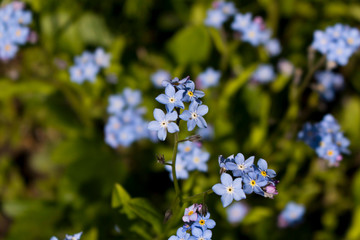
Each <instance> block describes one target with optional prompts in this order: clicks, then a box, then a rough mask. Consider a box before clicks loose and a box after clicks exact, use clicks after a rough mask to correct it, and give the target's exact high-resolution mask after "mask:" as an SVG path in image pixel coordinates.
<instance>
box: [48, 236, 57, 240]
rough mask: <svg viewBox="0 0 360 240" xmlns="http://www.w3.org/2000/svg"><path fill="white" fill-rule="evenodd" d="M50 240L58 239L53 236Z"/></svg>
mask: <svg viewBox="0 0 360 240" xmlns="http://www.w3.org/2000/svg"><path fill="white" fill-rule="evenodd" d="M50 240H58V238H57V237H54V236H53V237H51V238H50Z"/></svg>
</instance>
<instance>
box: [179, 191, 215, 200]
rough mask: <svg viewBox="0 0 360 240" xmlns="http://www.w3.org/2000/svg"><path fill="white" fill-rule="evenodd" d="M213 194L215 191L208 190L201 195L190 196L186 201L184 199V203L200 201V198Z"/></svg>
mask: <svg viewBox="0 0 360 240" xmlns="http://www.w3.org/2000/svg"><path fill="white" fill-rule="evenodd" d="M213 192H214V191H213V190H212V189H209V190H207V191H205V192H202V193H199V194H195V195H193V196H190V197H187V198H185V199H184V202H190V201H193V200H195V199H198V198H200V197H203V196H204V195H208V194H211V193H213Z"/></svg>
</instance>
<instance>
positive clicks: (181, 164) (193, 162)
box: [165, 141, 210, 179]
mask: <svg viewBox="0 0 360 240" xmlns="http://www.w3.org/2000/svg"><path fill="white" fill-rule="evenodd" d="M209 158H210V153H208V152H205V151H203V150H201V144H200V143H199V142H190V141H186V142H183V143H179V146H178V153H177V156H176V166H175V170H176V176H177V178H178V179H187V178H188V177H189V171H194V170H198V171H201V172H207V170H208V166H207V161H208V160H209ZM165 168H166V170H167V171H169V172H170V178H171V179H172V174H171V166H170V165H166V166H165Z"/></svg>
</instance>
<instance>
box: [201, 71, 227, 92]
mask: <svg viewBox="0 0 360 240" xmlns="http://www.w3.org/2000/svg"><path fill="white" fill-rule="evenodd" d="M220 77H221V73H220V71H216V70H214V69H213V68H207V69H206V70H205V71H204V72H202V73H200V74H199V76H198V77H197V79H196V83H197V84H198V86H199V87H200V88H202V89H206V88H209V87H214V86H217V85H218V84H219V81H220Z"/></svg>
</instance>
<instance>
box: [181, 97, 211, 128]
mask: <svg viewBox="0 0 360 240" xmlns="http://www.w3.org/2000/svg"><path fill="white" fill-rule="evenodd" d="M208 111H209V108H208V106H206V105H200V106H199V104H198V103H197V102H196V101H193V102H192V103H191V104H190V106H189V110H185V111H183V112H182V113H181V114H180V116H179V117H180V118H181V119H182V120H185V121H187V127H188V131H192V130H193V129H194V128H195V126H196V125H197V126H198V127H200V128H206V127H207V123H206V121H205V119H204V118H203V116H204V115H205V114H206V113H207V112H208Z"/></svg>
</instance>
